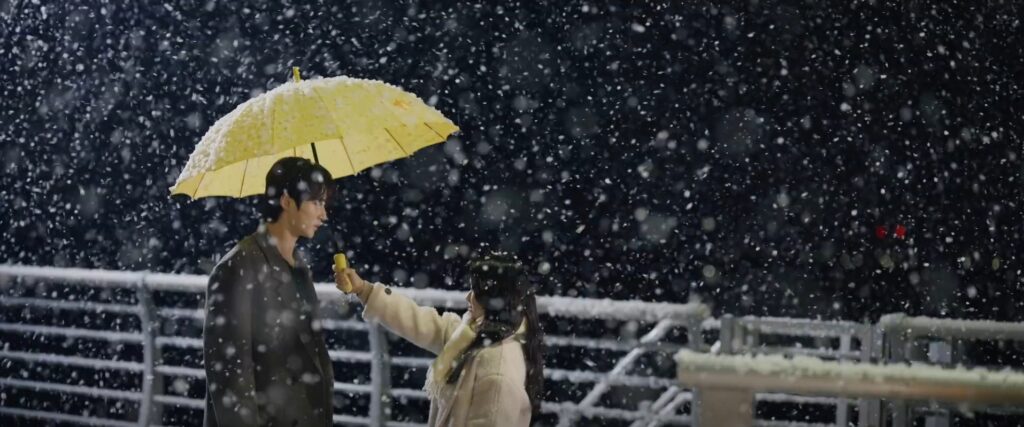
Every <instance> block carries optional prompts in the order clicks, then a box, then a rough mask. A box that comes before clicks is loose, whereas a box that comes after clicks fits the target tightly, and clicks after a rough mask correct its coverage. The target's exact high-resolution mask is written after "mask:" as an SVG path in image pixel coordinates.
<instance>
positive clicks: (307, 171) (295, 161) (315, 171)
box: [260, 157, 334, 222]
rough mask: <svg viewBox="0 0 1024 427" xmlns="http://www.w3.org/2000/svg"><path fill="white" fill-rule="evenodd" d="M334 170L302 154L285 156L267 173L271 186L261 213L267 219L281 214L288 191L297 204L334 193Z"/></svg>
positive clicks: (262, 203)
mask: <svg viewBox="0 0 1024 427" xmlns="http://www.w3.org/2000/svg"><path fill="white" fill-rule="evenodd" d="M331 179H332V178H331V173H330V172H328V171H327V169H325V168H324V167H323V166H320V165H319V164H317V163H313V162H311V161H309V160H308V159H304V158H302V157H284V158H282V159H280V160H278V161H276V162H274V165H273V166H271V167H270V171H269V172H267V187H266V190H265V191H264V192H263V198H262V200H261V202H260V214H261V215H262V217H263V220H264V221H266V222H274V221H277V218H278V217H280V216H281V211H282V208H281V200H280V199H281V194H288V196H289V197H291V198H292V200H295V203H296V205H298V206H300V207H301V206H302V202H306V201H309V200H326V199H329V198H330V197H331V194H332V193H333V192H334V188H333V184H332V182H331Z"/></svg>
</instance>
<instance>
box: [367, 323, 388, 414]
mask: <svg viewBox="0 0 1024 427" xmlns="http://www.w3.org/2000/svg"><path fill="white" fill-rule="evenodd" d="M368 332H369V334H370V353H371V357H372V359H370V387H371V390H372V391H371V393H372V394H371V395H370V425H371V426H374V427H384V426H385V425H387V423H388V421H390V420H391V357H390V355H389V354H388V339H387V336H385V334H384V329H383V328H381V327H380V325H379V324H377V323H376V322H371V323H370V324H369V330H368Z"/></svg>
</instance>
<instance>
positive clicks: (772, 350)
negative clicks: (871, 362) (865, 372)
mask: <svg viewBox="0 0 1024 427" xmlns="http://www.w3.org/2000/svg"><path fill="white" fill-rule="evenodd" d="M744 354H787V355H791V356H796V355H799V356H814V357H820V358H824V359H845V360H859V359H860V358H861V356H862V354H861V352H859V351H841V350H835V349H831V348H809V347H783V346H759V347H750V348H744Z"/></svg>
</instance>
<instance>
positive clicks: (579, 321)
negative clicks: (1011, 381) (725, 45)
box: [0, 265, 1024, 427]
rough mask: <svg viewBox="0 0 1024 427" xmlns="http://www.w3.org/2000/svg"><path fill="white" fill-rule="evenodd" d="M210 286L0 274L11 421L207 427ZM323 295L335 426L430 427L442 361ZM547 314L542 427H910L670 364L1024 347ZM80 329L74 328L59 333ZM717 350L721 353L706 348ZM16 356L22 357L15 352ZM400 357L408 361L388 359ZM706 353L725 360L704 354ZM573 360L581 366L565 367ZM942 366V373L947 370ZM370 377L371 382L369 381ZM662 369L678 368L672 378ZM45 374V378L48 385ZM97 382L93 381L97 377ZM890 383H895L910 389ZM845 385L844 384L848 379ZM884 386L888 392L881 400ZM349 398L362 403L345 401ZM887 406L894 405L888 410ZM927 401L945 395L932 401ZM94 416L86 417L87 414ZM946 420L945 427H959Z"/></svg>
mask: <svg viewBox="0 0 1024 427" xmlns="http://www.w3.org/2000/svg"><path fill="white" fill-rule="evenodd" d="M206 282H207V277H206V276H199V275H176V274H160V273H147V272H123V271H103V270H87V269H71V268H49V267H34V266H18V265H0V360H2V361H3V363H0V391H7V390H10V391H11V392H8V393H6V394H4V393H0V402H2V404H0V420H2V419H4V417H8V418H12V417H13V418H18V419H22V418H35V419H44V420H50V421H55V422H61V423H73V424H81V425H101V426H130V425H159V424H161V423H177V424H181V422H180V420H181V417H183V416H182V415H181V414H182V413H188V414H191V415H185V417H188V416H191V417H192V418H188V419H190V420H196V419H197V418H196V414H198V416H199V417H201V414H202V410H203V409H204V402H203V400H202V398H203V395H204V394H205V386H204V383H205V371H204V370H203V369H202V356H201V349H202V338H201V333H202V320H203V316H204V313H203V309H202V307H203V295H204V294H205V290H206ZM316 291H317V294H318V296H319V298H320V300H321V302H322V307H321V314H322V316H321V317H322V322H321V323H322V327H323V329H324V331H325V334H327V335H328V337H329V338H330V337H332V336H335V337H337V336H344V337H349V338H351V337H356V338H355V339H346V340H342V341H343V342H344V346H339V345H333V346H331V347H330V349H329V355H330V358H331V360H332V361H333V362H334V363H335V364H336V365H335V366H336V369H335V372H336V374H338V373H357V374H358V375H355V378H354V379H353V378H347V379H345V380H343V381H339V380H337V379H336V381H335V383H334V388H335V396H336V399H338V400H339V401H341V403H340V404H338V405H336V409H338V408H337V407H339V406H340V409H343V410H347V411H345V412H342V411H336V415H335V417H334V421H335V423H336V424H343V425H368V426H384V425H387V426H417V425H421V424H418V420H422V419H423V418H425V414H424V412H425V411H426V409H425V408H426V406H425V400H426V394H425V393H424V392H423V391H422V390H420V389H419V385H420V384H421V383H422V382H421V377H422V375H423V372H424V371H425V370H426V368H427V367H428V366H429V363H430V360H431V359H430V357H429V356H428V355H427V354H426V353H425V352H423V351H418V352H417V351H412V352H411V353H410V352H406V351H404V350H405V349H402V348H398V347H400V346H401V345H402V344H395V345H390V344H389V343H391V342H393V341H395V340H394V339H393V337H391V336H389V334H388V333H387V332H385V331H384V330H383V329H381V328H380V327H378V326H377V325H376V324H372V323H365V322H362V321H360V320H358V318H357V313H356V312H357V311H358V310H357V309H356V308H357V305H356V302H355V300H354V299H352V298H349V297H347V296H345V295H342V294H341V293H340V292H338V291H337V290H335V289H334V286H333V284H317V285H316ZM402 292H403V293H405V294H407V295H409V296H410V297H411V298H412V299H414V300H416V301H417V302H418V303H420V304H423V305H430V306H435V307H442V308H448V309H462V308H464V307H465V304H466V303H465V299H464V293H463V292H454V291H443V290H435V289H408V288H405V289H402ZM538 309H539V311H540V312H541V315H542V320H543V321H545V322H546V329H547V336H546V344H547V346H548V348H549V352H548V353H549V354H548V358H547V360H546V363H547V366H546V368H545V376H546V379H547V382H548V388H549V389H553V390H554V391H555V393H553V394H552V396H558V395H561V396H575V397H572V398H569V399H563V400H551V401H545V402H543V404H542V415H543V417H547V418H545V419H544V420H543V422H542V423H541V424H545V425H547V424H556V423H557V424H558V425H560V426H569V425H588V424H591V423H593V422H594V421H596V420H603V421H602V422H603V423H608V422H617V423H619V424H623V425H625V424H629V425H631V426H633V427H640V426H647V427H654V426H660V425H695V424H696V423H697V422H698V420H696V419H694V418H693V416H694V415H699V414H700V413H702V411H704V412H703V413H705V414H706V413H707V410H708V406H707V405H708V403H709V402H726V401H730V400H729V399H733V400H731V401H732V402H747V403H743V405H747V406H749V407H750V409H751V411H752V410H753V407H754V406H755V405H758V404H762V403H765V404H787V405H788V404H798V405H817V406H825V407H828V406H831V407H834V411H835V418H834V422H832V421H829V422H825V423H813V422H808V421H806V420H792V421H783V420H757V419H754V420H753V424H754V425H759V426H804V427H806V426H812V425H813V426H820V427H826V426H827V427H831V426H844V427H845V426H847V425H849V419H848V418H849V417H850V409H851V408H852V405H853V404H854V403H856V404H857V406H858V411H857V413H858V414H859V418H858V423H857V425H860V426H864V427H873V426H879V425H886V424H887V423H888V422H889V421H892V424H893V425H894V426H902V425H909V424H910V423H909V421H910V420H911V418H912V417H911V415H912V412H913V411H914V410H915V408H916V409H920V408H921V405H920V402H922V401H919V400H908V399H911V398H913V399H917V398H918V397H922V396H920V395H913V396H912V395H908V394H900V393H895V392H891V389H892V387H896V386H895V385H892V384H885V383H884V382H883V383H881V384H876V385H875V386H874V387H875V388H874V389H872V388H870V387H869V386H870V384H867V383H865V384H861V387H862V388H859V389H858V388H855V386H854V385H848V384H847V385H844V386H843V387H846V389H843V390H839V391H836V390H835V389H834V387H838V386H839V385H837V384H836V381H834V378H833V380H827V379H822V378H818V377H813V376H809V375H802V376H801V375H797V376H796V377H793V376H789V377H787V378H788V379H787V380H786V381H784V382H788V383H793V384H789V385H785V384H783V383H779V382H778V381H777V380H778V378H774V379H772V378H760V377H758V378H755V377H754V376H751V375H746V374H745V375H744V376H733V377H731V379H730V381H732V382H733V383H743V384H746V385H749V384H750V383H755V384H774V385H775V386H778V387H775V386H773V387H770V388H763V389H762V388H756V387H755V388H753V389H751V388H750V387H749V386H744V387H745V388H744V387H741V388H740V390H742V392H738V393H733V394H732V395H728V394H718V395H717V396H718V397H716V398H713V399H709V398H708V396H709V395H708V394H707V393H706V392H704V391H697V392H694V391H691V390H689V389H688V388H687V387H690V386H694V385H697V386H699V385H701V384H704V385H705V386H706V385H707V384H705V383H699V382H693V381H692V380H687V381H685V382H684V383H680V381H679V372H677V369H683V368H682V366H683V365H679V366H677V365H675V364H671V363H672V362H671V360H672V356H673V355H675V354H676V353H677V352H679V351H680V350H687V351H689V352H690V353H685V354H690V357H688V360H690V361H694V360H703V361H706V362H708V363H711V362H712V361H714V360H715V359H707V358H725V359H722V360H729V359H728V358H730V357H736V356H733V355H760V356H759V357H762V356H763V357H779V358H781V357H787V358H794V357H795V358H797V359H799V360H805V359H800V358H802V357H807V356H813V357H816V358H819V359H820V360H818V359H815V360H818V361H819V362H822V363H827V364H834V365H827V366H828V369H833V368H834V369H837V370H849V369H861V368H852V367H850V365H851V364H857V363H866V362H884V361H892V362H902V361H911V360H921V357H922V355H921V352H920V349H919V348H918V347H919V346H915V345H914V343H915V341H920V340H922V339H927V340H931V341H932V343H933V344H934V343H935V342H939V343H942V342H946V343H947V344H948V343H949V342H951V341H953V340H963V339H990V340H1021V339H1022V337H1024V325H1019V324H1009V323H1000V322H978V321H961V320H948V319H926V318H911V317H906V316H902V315H899V314H897V315H890V316H886V317H884V318H883V319H882V320H881V321H880V322H879V324H877V325H870V324H862V323H856V322H842V321H821V320H810V319H790V318H764V317H734V316H731V315H723V316H722V317H721V318H720V319H714V318H709V317H708V316H709V311H708V308H707V307H706V306H704V305H701V304H665V303H649V302H638V301H610V300H595V299H584V298H566V297H540V298H539V299H538ZM68 319H74V320H75V322H72V324H66V323H61V322H62V321H66V320H68ZM588 322H589V323H588ZM607 322H612V323H615V324H616V325H618V326H621V327H622V329H623V331H624V332H623V333H621V334H619V333H614V332H613V333H609V332H608V331H606V330H605V329H606V328H607V325H606V324H603V323H607ZM594 323H599V324H597V325H596V326H595V325H594ZM563 324H565V325H567V326H565V327H563V326H564V325H563ZM588 328H589V329H588ZM595 330H597V332H594V331H595ZM715 332H717V337H715ZM588 334H589V335H588ZM12 337H13V338H12ZM716 338H717V342H716ZM54 340H59V341H54ZM329 341H330V339H329ZM359 342H365V345H358V343H359ZM707 342H715V344H714V345H713V346H708V345H707V344H706V343H707ZM19 343H21V344H23V345H22V347H23V348H19V347H18V345H19ZM81 343H85V344H88V345H85V344H82V345H79V344H81ZM69 345H74V346H77V347H76V348H68V347H69ZM392 346H394V347H396V348H393V349H392V348H389V347H392ZM342 347H344V348H342ZM406 347H407V348H408V347H409V346H408V345H407V346H406ZM407 348H406V349H407ZM931 350H934V349H931ZM709 351H710V352H711V353H714V354H719V355H705V354H700V353H706V352H709ZM564 353H568V354H569V355H570V356H569V357H562V356H560V354H562V355H564ZM947 353H948V352H947ZM952 353H955V352H952ZM183 355H184V356H183ZM189 355H191V356H189ZM953 356H955V354H953ZM945 357H946V358H945V359H943V360H939V361H938V362H949V361H950V360H955V357H952V358H951V356H950V354H946V355H945ZM934 359H935V358H934V357H931V358H930V361H932V362H936V360H934ZM659 360H661V361H660V362H659ZM736 360H739V359H736ZM769 360H775V359H769ZM807 360H809V359H807ZM666 361H668V362H669V363H666ZM812 362H813V361H812ZM715 363H719V365H720V362H715ZM737 363H739V362H737ZM367 365H369V369H365V367H366V366H367ZM719 365H707V366H703V367H702V366H698V365H693V364H688V365H685V366H688V368H686V369H690V370H691V371H692V372H695V373H696V372H698V371H700V370H701V369H705V368H707V369H705V370H706V371H708V372H710V374H711V375H715V376H718V377H719V378H720V379H721V377H722V372H720V371H715V370H713V369H711V368H712V367H713V366H718V367H720V366H719ZM737 366H738V365H737ZM857 366H861V367H863V368H864V369H868V368H872V369H874V368H873V367H868V366H863V365H857ZM664 368H668V372H667V373H666V372H665V369H664ZM659 369H660V371H659ZM715 369H718V368H715ZM65 371H67V372H65ZM80 371H81V372H80ZM39 372H42V374H40V375H35V374H36V373H39ZM68 372H70V374H68ZM82 372H85V373H82ZM89 372H91V373H92V375H93V378H90V377H88V376H87V375H88V373H89ZM403 373H404V375H403ZM705 373H707V372H705ZM43 374H45V375H43ZM367 374H368V375H367ZM34 375H35V376H34ZM787 375H789V374H787ZM342 376H344V375H342ZM97 378H98V379H99V380H97ZM409 378H412V380H409ZM695 378H696V377H695ZM702 378H707V377H706V376H705V377H702ZM829 378H831V377H829ZM925 379H926V378H921V380H925ZM393 380H394V381H395V384H397V386H394V385H393V382H392V381H393ZM888 380H892V381H895V383H894V384H899V381H903V380H896V379H893V378H889V379H888ZM888 380H887V381H888ZM904 380H905V379H904ZM772 381H775V382H774V383H773V382H772ZM842 382H843V384H846V380H842ZM796 383H800V384H796ZM719 385H720V384H719ZM885 387H889V390H890V391H887V392H879V391H878V390H882V389H883V388H885ZM915 387H916V386H915ZM925 388H926V389H928V387H925ZM919 389H920V387H919ZM851 390H853V391H851ZM872 390H874V391H872ZM936 390H938V389H936ZM26 391H35V392H36V393H40V394H47V393H49V394H59V395H60V396H61V401H62V402H64V401H68V400H69V399H83V401H87V403H86V404H83V403H81V401H72V402H71V403H70V404H67V405H64V406H63V407H48V406H46V403H47V402H46V399H41V400H39V401H26V402H21V401H17V400H14V399H13V396H21V395H25V394H24V392H26ZM719 391H721V390H719ZM933 391H934V390H933ZM936 393H938V391H936ZM730 396H731V397H730ZM346 399H348V400H349V401H358V404H349V403H346V402H345V400H346ZM850 399H857V400H850ZM882 399H887V400H886V402H885V404H886V405H887V406H885V407H884V408H883V407H882ZM929 399H931V400H936V399H938V397H935V398H926V399H925V400H929ZM50 400H52V399H50ZM76 402H77V403H76ZM12 403H17V405H14V404H12ZM21 403H26V404H24V405H22V404H21ZM915 404H916V405H917V406H916V407H915V406H914V405H915ZM76 405H77V406H76ZM83 405H84V406H85V407H88V408H89V410H88V412H75V411H74V408H78V407H83ZM417 405H419V406H417ZM738 405H739V404H738ZM687 407H689V408H690V411H686V408H687ZM737 407H739V406H737ZM352 408H357V409H358V410H356V411H352V410H351V409H352ZM363 408H365V409H363ZM417 408H420V409H417ZM734 409H735V407H734ZM927 409H928V414H929V415H928V416H929V417H932V418H934V419H937V420H938V421H940V422H939V423H937V424H936V423H932V424H934V425H944V424H943V423H942V422H941V421H942V420H943V418H942V417H939V418H935V417H936V415H934V414H936V413H938V412H939V411H941V410H943V408H942V407H934V406H932V407H929V408H927ZM733 412H734V414H733V415H736V414H740V413H741V412H740V411H735V410H734V411H733ZM930 421H934V420H931V419H930ZM946 421H947V423H946V424H948V417H947V418H946Z"/></svg>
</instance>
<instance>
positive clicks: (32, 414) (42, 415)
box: [0, 407, 138, 427]
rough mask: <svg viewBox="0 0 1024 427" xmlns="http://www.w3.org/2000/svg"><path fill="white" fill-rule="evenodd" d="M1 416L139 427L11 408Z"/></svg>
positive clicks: (116, 422)
mask: <svg viewBox="0 0 1024 427" xmlns="http://www.w3.org/2000/svg"><path fill="white" fill-rule="evenodd" d="M0 414H6V415H13V416H15V417H23V418H35V419H43V420H53V421H59V422H62V423H73V424H84V425H89V426H102V427H138V424H137V423H134V422H128V421H121V420H112V419H108V418H96V417H84V416H81V415H70V414H63V413H60V412H52V411H37V410H32V409H21V408H11V407H0Z"/></svg>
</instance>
